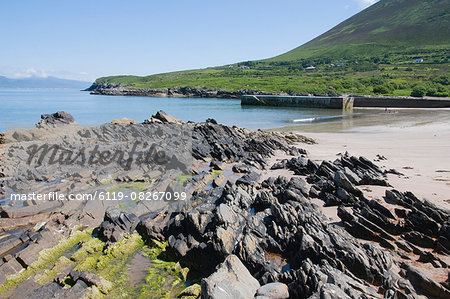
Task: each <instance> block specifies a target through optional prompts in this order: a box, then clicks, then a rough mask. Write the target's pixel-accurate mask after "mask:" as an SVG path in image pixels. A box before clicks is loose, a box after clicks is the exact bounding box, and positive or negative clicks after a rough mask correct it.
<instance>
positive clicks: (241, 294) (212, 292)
mask: <svg viewBox="0 0 450 299" xmlns="http://www.w3.org/2000/svg"><path fill="white" fill-rule="evenodd" d="M258 288H259V283H258V281H257V280H256V279H254V278H253V277H252V276H251V274H250V272H248V270H247V269H246V268H245V266H244V265H243V264H242V262H241V261H240V260H239V258H238V257H237V256H235V255H229V256H228V257H227V258H226V259H225V261H224V262H223V263H222V264H220V265H219V266H218V267H217V269H216V272H214V273H213V274H211V275H210V276H209V277H208V278H204V279H203V280H202V298H217V299H221V298H223V299H229V298H230V297H231V298H236V299H238V298H242V299H247V298H253V297H254V295H255V293H256V291H257V290H258Z"/></svg>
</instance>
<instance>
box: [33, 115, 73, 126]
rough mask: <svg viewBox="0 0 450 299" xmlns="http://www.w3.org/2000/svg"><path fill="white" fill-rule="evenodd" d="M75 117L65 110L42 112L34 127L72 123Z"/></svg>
mask: <svg viewBox="0 0 450 299" xmlns="http://www.w3.org/2000/svg"><path fill="white" fill-rule="evenodd" d="M74 123H75V119H74V118H73V116H72V115H70V114H69V113H67V112H65V111H58V112H56V113H53V114H42V115H41V121H39V122H38V123H37V124H36V127H38V128H42V127H45V126H51V127H56V126H60V125H68V124H74Z"/></svg>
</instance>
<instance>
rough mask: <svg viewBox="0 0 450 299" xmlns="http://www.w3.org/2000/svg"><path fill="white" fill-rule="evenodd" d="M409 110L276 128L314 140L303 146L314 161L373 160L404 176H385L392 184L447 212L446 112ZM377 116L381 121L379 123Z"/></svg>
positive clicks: (449, 148) (449, 138) (449, 115)
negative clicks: (347, 155)
mask: <svg viewBox="0 0 450 299" xmlns="http://www.w3.org/2000/svg"><path fill="white" fill-rule="evenodd" d="M397 111H398V110H397ZM411 112H412V111H411V110H407V109H404V110H403V111H400V113H399V114H398V115H397V114H396V115H394V114H391V115H389V114H388V115H380V114H378V115H377V116H376V118H378V121H376V122H378V124H376V122H374V120H373V119H370V118H369V119H365V120H361V121H359V120H356V121H355V120H353V121H352V120H348V121H347V124H346V121H345V120H343V121H342V122H340V123H336V124H334V125H333V124H330V123H327V124H319V125H314V124H312V125H310V126H294V127H284V128H282V129H281V131H291V132H295V133H299V134H302V135H304V136H306V137H309V138H312V139H314V140H316V142H317V143H316V144H308V145H304V148H305V149H306V150H307V151H308V155H309V158H311V159H314V160H316V161H323V160H331V161H333V160H334V159H336V158H337V157H338V156H337V155H339V154H344V153H345V152H349V153H350V154H352V155H357V156H364V157H368V158H369V159H372V160H376V161H377V163H378V164H379V165H380V166H381V167H382V168H383V169H385V170H390V169H395V170H397V171H398V172H399V173H402V174H403V176H399V175H394V174H388V178H389V182H390V183H391V184H392V186H393V187H395V188H397V189H399V190H400V191H411V192H414V193H415V194H417V195H418V196H419V197H420V198H423V199H427V200H430V201H431V202H433V203H435V204H437V205H439V206H441V207H443V208H445V209H449V210H450V195H449V192H448V191H449V190H450V156H449V155H448V153H449V152H450V130H449V129H448V128H449V126H450V111H449V110H447V109H445V110H436V111H434V113H435V114H436V115H433V112H431V111H430V112H431V113H430V112H427V113H425V114H426V115H416V116H414V113H416V112H417V111H413V112H414V113H411ZM383 114H384V113H383ZM401 114H406V115H401ZM392 118H397V119H395V120H393V119H392ZM380 119H381V121H383V122H385V124H380ZM349 122H353V124H352V125H349V124H348V123H349ZM274 130H276V129H274ZM373 192H375V191H374V190H373ZM375 193H376V192H375Z"/></svg>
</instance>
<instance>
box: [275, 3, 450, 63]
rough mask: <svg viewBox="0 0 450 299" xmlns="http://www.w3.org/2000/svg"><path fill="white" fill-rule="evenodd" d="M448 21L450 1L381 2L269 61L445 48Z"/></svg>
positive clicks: (449, 33)
mask: <svg viewBox="0 0 450 299" xmlns="http://www.w3.org/2000/svg"><path fill="white" fill-rule="evenodd" d="M318 17H319V18H320V13H318ZM449 20H450V1H449V0H381V1H379V2H378V3H376V4H374V5H372V6H370V7H368V8H367V9H365V10H363V11H361V12H360V13H358V14H356V15H354V16H353V17H351V18H349V19H347V20H345V21H344V22H342V23H340V24H339V25H337V26H336V27H334V28H332V29H331V30H329V31H327V32H325V33H324V34H322V35H320V36H318V37H317V38H315V39H313V40H311V41H310V42H308V43H306V44H304V45H302V46H300V47H298V48H295V49H293V50H291V51H289V52H287V53H284V54H282V55H279V56H276V57H274V58H272V59H269V60H271V61H291V60H297V59H302V58H316V57H340V58H343V57H349V56H360V55H374V54H376V55H380V53H392V52H397V53H399V52H408V50H409V49H413V50H414V51H417V49H420V48H426V49H430V48H434V47H438V48H443V47H444V48H445V47H446V48H448V47H449V45H450V21H449Z"/></svg>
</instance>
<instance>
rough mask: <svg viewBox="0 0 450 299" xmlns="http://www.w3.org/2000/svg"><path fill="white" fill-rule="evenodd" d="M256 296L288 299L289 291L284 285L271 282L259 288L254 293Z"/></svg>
mask: <svg viewBox="0 0 450 299" xmlns="http://www.w3.org/2000/svg"><path fill="white" fill-rule="evenodd" d="M256 296H262V297H266V298H271V299H287V298H289V289H288V286H287V285H285V284H284V283H280V282H272V283H268V284H266V285H263V286H262V287H260V288H259V289H258V290H257V291H256Z"/></svg>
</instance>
